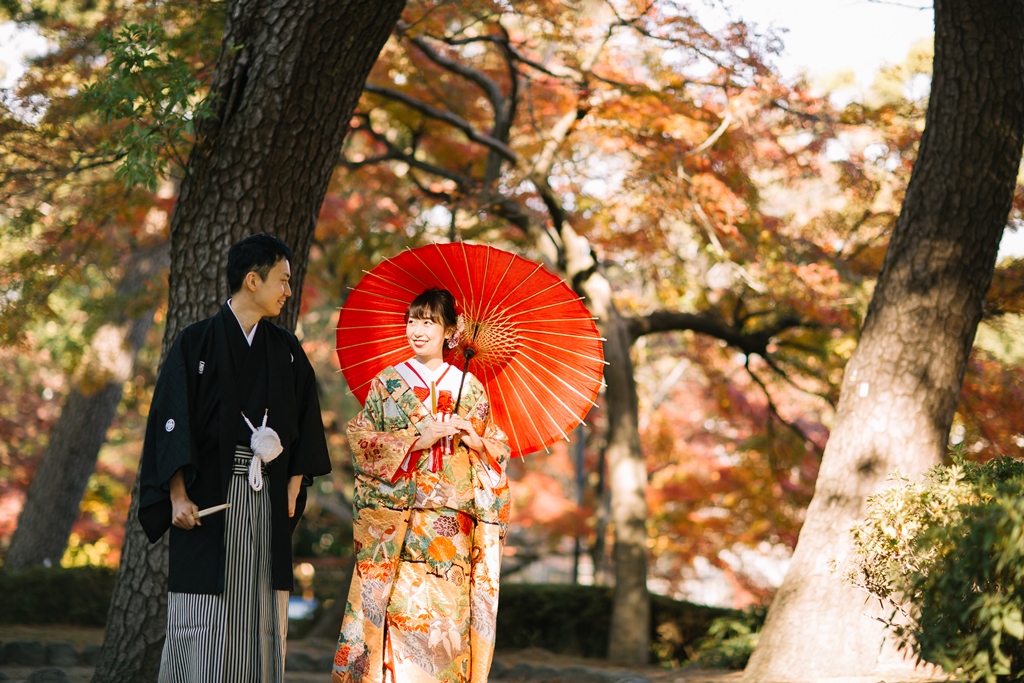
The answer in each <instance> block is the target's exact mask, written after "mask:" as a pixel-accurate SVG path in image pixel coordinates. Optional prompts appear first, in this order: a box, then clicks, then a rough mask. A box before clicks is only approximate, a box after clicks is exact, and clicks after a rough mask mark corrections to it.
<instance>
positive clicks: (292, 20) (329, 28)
mask: <svg viewBox="0 0 1024 683" xmlns="http://www.w3.org/2000/svg"><path fill="white" fill-rule="evenodd" d="M404 5H405V1H404V0H378V1H376V2H357V1H356V0H333V1H330V2H328V1H324V2H308V3H295V2H287V1H286V0H234V1H233V2H230V3H229V5H228V8H227V23H226V26H225V35H224V42H223V45H222V48H221V54H220V58H219V60H218V63H217V70H216V73H215V76H214V80H213V85H212V95H213V96H214V97H215V98H216V99H215V100H214V101H215V102H217V112H216V115H215V117H214V118H212V119H209V120H206V121H203V122H202V123H201V125H199V126H198V130H197V140H196V144H195V147H194V148H193V150H192V152H191V154H190V155H189V160H188V168H187V172H186V174H185V178H184V180H183V181H182V185H181V194H180V195H179V197H178V202H177V205H176V207H175V212H174V216H173V218H172V220H171V273H170V288H169V301H168V316H167V330H166V332H165V334H164V349H165V350H166V349H167V348H169V346H170V344H171V342H172V341H173V340H174V338H175V337H176V336H177V334H178V333H179V332H180V331H181V330H182V329H183V328H184V327H185V326H187V325H188V324H190V323H192V322H194V321H196V320H199V319H201V318H204V317H207V316H210V315H212V314H214V313H216V311H217V309H218V308H219V307H220V305H221V304H222V303H223V302H224V301H225V300H226V299H227V297H228V295H229V292H228V288H227V281H226V278H225V266H226V261H227V250H228V247H229V246H230V245H231V244H232V243H233V242H235V241H237V240H239V239H241V238H242V237H245V236H247V235H250V234H253V233H257V232H270V233H273V234H275V235H277V236H278V237H280V238H281V239H282V240H284V241H285V242H286V243H287V244H289V246H290V247H291V248H292V250H293V252H294V257H293V259H292V264H291V266H292V288H293V291H294V292H295V294H294V296H293V297H292V298H291V299H290V300H289V302H288V305H287V306H286V308H285V310H284V312H283V313H282V315H281V318H280V319H279V320H278V321H277V322H279V323H280V324H282V325H284V326H286V327H289V328H294V326H295V322H296V319H297V318H298V312H299V301H300V295H301V292H302V281H303V278H304V275H305V271H306V258H307V256H308V254H309V246H310V243H311V241H312V238H313V229H314V227H315V225H316V221H317V216H318V214H319V212H320V205H321V204H322V202H323V198H324V194H325V192H326V190H327V184H328V182H329V180H330V178H331V174H332V172H333V170H334V166H335V163H336V162H337V159H338V153H339V150H340V148H341V142H342V140H343V139H344V137H345V134H346V133H347V132H348V126H349V120H350V117H351V116H352V112H353V110H354V109H355V105H356V103H357V101H358V100H359V95H360V93H361V91H362V88H363V84H364V82H365V81H366V76H367V74H368V73H369V71H370V68H371V67H372V66H373V63H374V61H376V58H377V54H378V53H379V52H380V49H381V47H382V46H383V45H384V42H385V41H386V40H387V38H388V35H389V34H390V32H391V29H392V27H394V25H395V23H396V22H397V21H398V17H399V15H400V14H401V11H402V9H403V7H404ZM136 487H137V483H136ZM137 490H138V489H137V488H136V489H135V491H133V494H134V493H136V492H137ZM137 508H138V500H137V496H135V495H133V496H132V506H131V509H130V511H129V525H128V528H127V529H126V531H125V544H124V548H123V549H122V561H121V568H120V572H119V574H118V579H117V584H116V586H115V588H114V595H113V598H112V600H111V605H110V612H109V614H108V618H107V630H106V636H105V639H104V644H103V653H102V657H101V661H100V663H99V666H97V668H96V674H95V676H94V677H93V681H94V682H95V683H101V682H105V681H110V682H111V683H120V682H122V681H152V680H156V676H157V672H158V670H159V665H160V652H161V649H162V646H163V638H164V630H165V626H166V590H167V588H166V579H167V549H166V544H165V542H161V543H158V544H155V545H150V544H149V543H148V541H147V539H146V537H145V534H144V533H143V532H142V529H141V527H140V526H139V523H138V520H137V516H136V512H137Z"/></svg>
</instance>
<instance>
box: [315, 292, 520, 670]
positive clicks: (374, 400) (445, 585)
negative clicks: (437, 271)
mask: <svg viewBox="0 0 1024 683" xmlns="http://www.w3.org/2000/svg"><path fill="white" fill-rule="evenodd" d="M405 319H406V337H407V339H408V342H409V346H410V348H411V350H412V353H413V357H412V358H410V359H409V360H407V361H405V362H404V363H400V364H398V365H397V366H393V367H388V368H386V369H385V370H384V371H383V372H381V373H380V374H379V375H378V376H377V377H376V378H375V379H374V380H373V383H372V385H371V387H370V390H369V393H368V395H367V397H366V401H365V403H364V406H363V411H362V412H361V413H360V414H359V415H357V416H356V417H355V418H354V419H353V420H352V421H351V422H350V423H349V425H348V440H349V444H350V446H351V448H352V460H353V463H354V465H355V474H356V481H355V492H354V498H353V507H354V518H355V519H354V537H355V554H356V563H355V568H354V573H353V577H352V586H351V589H350V590H349V595H348V604H347V605H346V608H345V617H344V621H343V622H342V627H341V635H340V637H339V639H338V649H337V651H336V653H335V657H334V671H333V680H334V681H335V683H348V682H349V681H355V682H357V683H384V682H392V681H397V682H400V683H435V682H440V683H467V682H472V683H484V682H485V681H486V680H487V674H488V671H489V669H490V666H491V657H492V654H493V652H494V626H495V619H496V616H497V608H498V579H499V570H500V564H501V551H502V544H503V542H504V538H505V532H506V530H507V528H508V516H509V507H510V503H509V491H508V481H507V479H506V476H505V465H506V463H507V461H508V457H509V452H510V451H509V446H508V438H507V437H506V436H505V434H504V433H503V432H502V431H501V430H500V429H499V428H498V427H497V426H495V424H494V423H493V422H492V421H491V418H490V409H489V408H490V407H489V404H488V401H487V395H486V393H485V392H484V388H483V385H481V384H480V382H479V380H477V379H476V378H475V377H473V375H472V374H469V373H467V374H466V376H465V380H464V382H463V377H462V374H463V373H462V372H461V371H460V370H459V369H458V368H456V367H454V366H451V365H449V364H448V363H446V362H445V360H444V352H445V350H446V349H450V348H454V347H455V345H456V344H457V343H458V333H459V329H458V324H459V321H458V318H457V315H456V312H455V302H454V300H453V298H452V295H451V294H450V293H449V292H448V291H447V290H441V289H437V288H434V289H429V290H427V291H425V292H423V293H422V294H420V295H419V296H418V297H416V298H415V299H414V300H413V302H412V303H411V304H410V305H409V308H408V310H407V312H406V316H405ZM460 385H462V397H461V401H459V405H458V406H455V400H456V397H458V396H459V388H460Z"/></svg>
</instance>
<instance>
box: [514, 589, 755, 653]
mask: <svg viewBox="0 0 1024 683" xmlns="http://www.w3.org/2000/svg"><path fill="white" fill-rule="evenodd" d="M611 611H612V590H611V588H608V587H604V586H575V585H566V584H549V585H531V584H521V583H505V584H503V585H502V586H501V598H500V603H499V607H498V625H497V642H496V647H498V648H525V647H540V648H543V649H545V650H549V651H551V652H558V653H566V654H574V655H579V656H583V657H595V658H600V657H604V656H605V655H606V654H607V651H608V625H609V622H610V621H611ZM736 614H740V613H739V612H735V611H734V610H727V609H721V608H717V607H707V606H704V605H695V604H693V603H689V602H682V601H679V600H672V599H671V598H666V597H663V596H660V595H652V596H651V635H652V639H651V640H652V642H651V661H652V662H655V661H656V662H661V663H664V664H678V663H681V662H685V661H687V659H688V656H687V651H688V650H689V651H692V649H693V647H694V646H695V644H696V642H697V641H698V640H699V639H700V638H702V637H703V636H704V635H705V634H706V633H707V631H708V628H709V627H710V626H711V623H712V622H713V621H714V620H715V619H716V618H718V617H722V616H727V615H736Z"/></svg>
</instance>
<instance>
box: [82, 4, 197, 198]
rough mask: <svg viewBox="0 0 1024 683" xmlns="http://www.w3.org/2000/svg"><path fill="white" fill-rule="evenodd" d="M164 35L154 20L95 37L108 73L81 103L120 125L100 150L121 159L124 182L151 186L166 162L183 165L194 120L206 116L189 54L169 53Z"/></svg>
mask: <svg viewBox="0 0 1024 683" xmlns="http://www.w3.org/2000/svg"><path fill="white" fill-rule="evenodd" d="M167 38H168V37H167V34H166V31H165V30H164V29H163V27H162V26H161V25H160V24H158V23H156V22H148V23H145V24H128V25H126V26H121V27H119V28H118V29H117V30H116V31H112V30H109V29H105V30H104V31H102V32H101V33H100V35H99V36H98V42H99V45H100V48H101V49H102V50H103V51H104V52H105V53H107V55H109V62H108V64H107V69H108V73H107V74H105V75H104V77H102V78H100V79H99V80H97V81H96V82H95V83H94V84H92V85H90V86H89V87H88V88H86V90H85V93H84V96H83V102H82V103H83V105H84V106H85V107H88V108H90V109H93V110H94V111H95V112H96V113H97V114H98V115H99V116H100V118H101V119H102V120H103V121H104V122H106V123H109V122H111V121H121V122H123V123H124V126H123V128H122V129H121V130H120V131H119V133H118V134H116V135H115V137H113V138H112V139H111V140H109V141H107V142H106V143H105V144H104V148H105V149H106V150H108V151H109V153H111V154H113V155H115V156H117V157H118V158H120V164H119V165H118V166H117V171H116V174H117V177H118V178H119V179H120V180H121V182H123V183H124V184H125V185H128V186H131V185H134V184H137V183H138V184H141V185H144V186H145V187H147V188H149V189H150V190H155V189H156V186H157V183H158V182H159V180H160V179H161V178H163V177H164V176H165V175H166V172H167V167H168V164H169V163H171V162H173V163H175V164H176V165H177V166H178V167H179V168H184V166H185V162H184V156H185V154H187V146H188V145H189V144H190V143H191V141H192V138H193V135H194V127H195V123H196V121H197V120H199V119H202V118H204V117H207V116H210V106H209V102H208V101H207V100H206V99H205V98H204V97H203V93H204V89H205V85H204V83H203V81H202V80H201V79H200V78H199V77H198V76H197V75H196V74H195V73H194V71H193V65H192V63H191V62H190V60H189V57H190V55H187V54H185V55H180V54H175V53H173V52H168V51H167V43H168V39H167Z"/></svg>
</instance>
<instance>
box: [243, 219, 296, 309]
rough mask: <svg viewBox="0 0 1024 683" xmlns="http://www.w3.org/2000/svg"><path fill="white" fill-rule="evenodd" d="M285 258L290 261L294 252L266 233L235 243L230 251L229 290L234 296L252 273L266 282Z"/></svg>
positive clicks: (250, 236)
mask: <svg viewBox="0 0 1024 683" xmlns="http://www.w3.org/2000/svg"><path fill="white" fill-rule="evenodd" d="M283 258H286V259H288V260H289V261H290V260H291V258H292V250H291V249H289V248H288V245H287V244H285V243H284V242H282V241H281V240H279V239H277V238H276V237H274V236H273V235H268V234H267V233H265V232H263V233H260V234H258V235H249V236H248V237H246V238H245V239H243V240H240V241H238V242H235V243H234V244H232V245H231V248H230V249H228V290H229V291H230V292H231V293H232V294H234V293H235V292H237V291H238V290H240V289H241V288H242V281H243V280H244V279H245V276H246V275H248V274H249V273H251V272H252V273H256V274H257V275H259V276H260V279H261V280H264V281H266V279H267V276H268V275H270V270H271V268H273V267H274V266H275V265H276V264H277V262H278V261H280V260H281V259H283Z"/></svg>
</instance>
